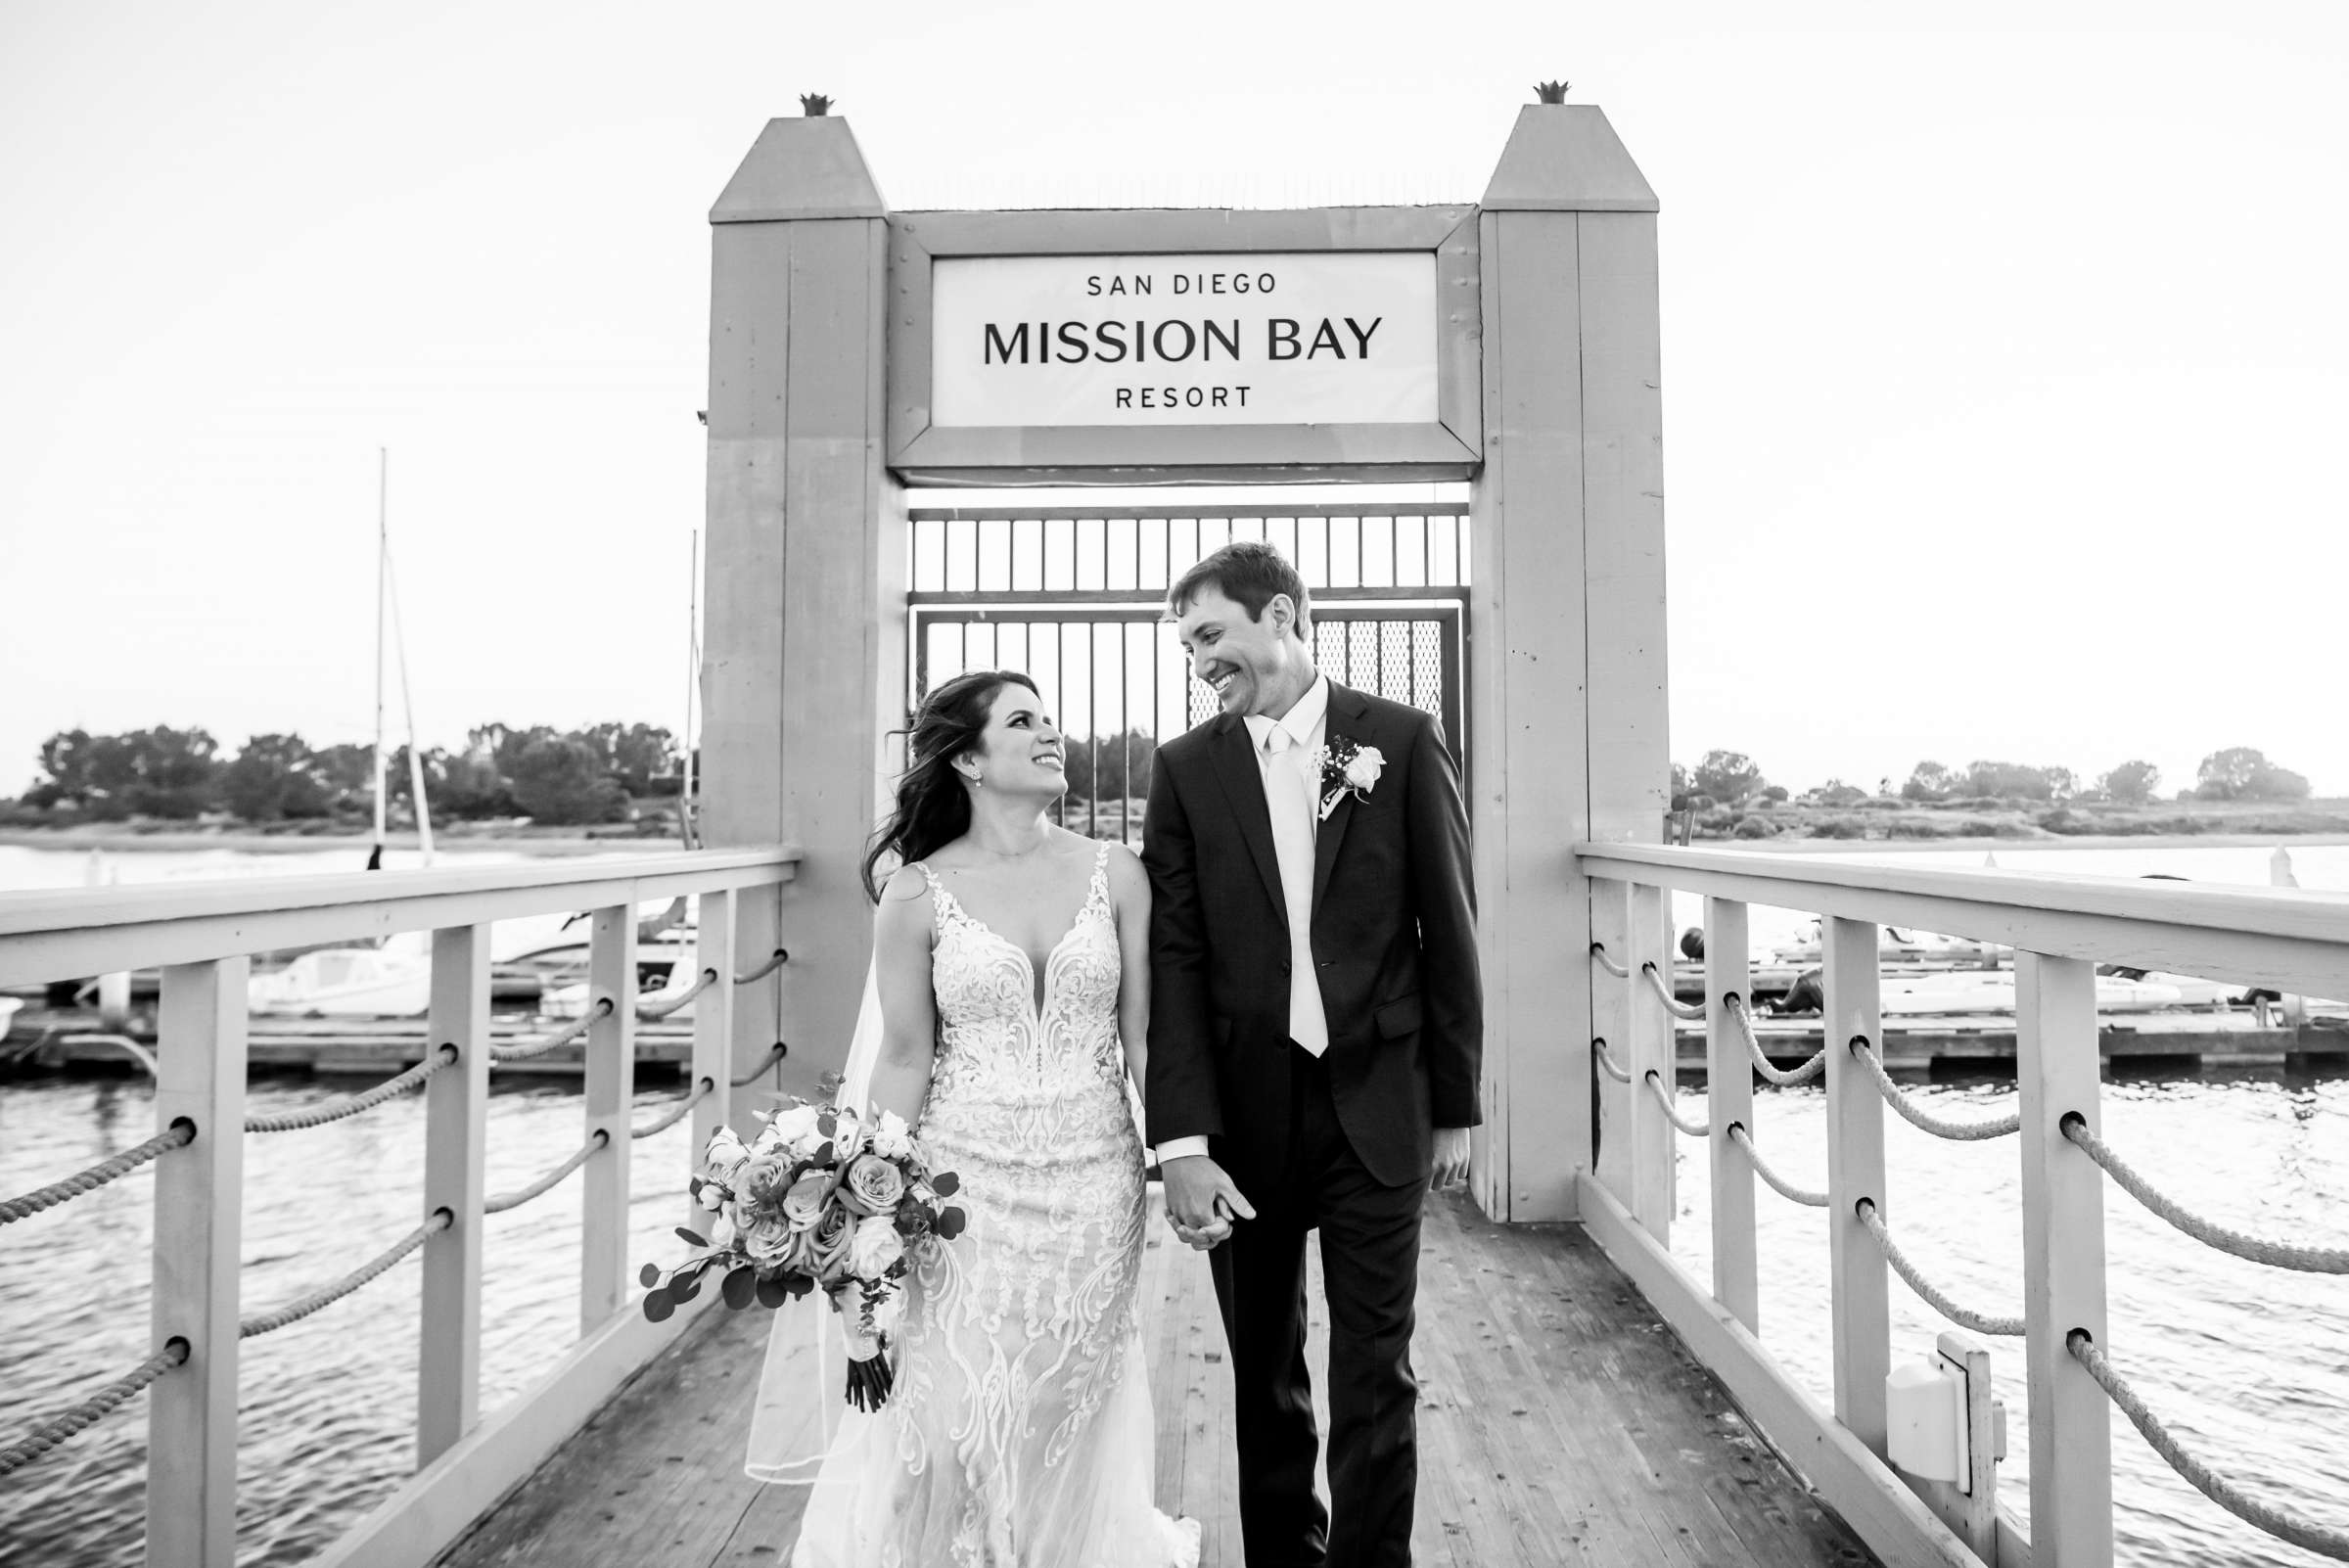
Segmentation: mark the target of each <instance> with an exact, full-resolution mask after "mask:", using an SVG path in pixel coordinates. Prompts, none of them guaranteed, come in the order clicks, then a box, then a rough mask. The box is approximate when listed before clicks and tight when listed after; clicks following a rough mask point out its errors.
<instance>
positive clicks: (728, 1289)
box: [718, 1264, 759, 1312]
mask: <svg viewBox="0 0 2349 1568" xmlns="http://www.w3.org/2000/svg"><path fill="white" fill-rule="evenodd" d="M718 1293H719V1294H720V1295H722V1296H724V1297H725V1299H726V1305H727V1306H728V1307H731V1308H733V1309H734V1310H735V1311H736V1312H740V1311H742V1309H743V1308H745V1307H748V1306H749V1305H750V1304H751V1300H752V1298H753V1297H755V1296H757V1295H758V1294H759V1273H758V1270H757V1269H755V1268H751V1267H750V1266H749V1265H747V1264H746V1265H744V1266H743V1267H742V1268H737V1269H735V1270H734V1271H733V1272H732V1273H729V1274H728V1275H726V1280H725V1283H724V1284H723V1285H721V1286H719V1287H718Z"/></svg>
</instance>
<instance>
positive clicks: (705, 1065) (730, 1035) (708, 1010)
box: [685, 888, 767, 1230]
mask: <svg viewBox="0 0 2349 1568" xmlns="http://www.w3.org/2000/svg"><path fill="white" fill-rule="evenodd" d="M734 904H735V896H734V890H733V889H732V888H726V889H723V890H722V891H720V892H716V893H705V894H703V895H702V896H701V900H700V904H699V906H698V907H697V908H696V910H695V912H694V943H693V956H694V961H695V962H696V963H698V964H699V965H701V967H702V968H703V969H704V970H711V969H714V970H716V971H717V979H716V980H715V981H714V982H713V983H712V985H711V987H710V989H709V990H708V991H705V992H702V993H701V994H700V995H699V996H696V997H695V998H694V999H693V1074H692V1077H690V1078H689V1079H688V1080H687V1081H686V1084H685V1092H687V1093H688V1094H691V1093H693V1092H694V1091H696V1090H698V1089H699V1088H701V1086H702V1085H703V1084H709V1085H710V1092H709V1093H708V1094H706V1095H704V1096H703V1097H702V1101H701V1103H700V1104H699V1105H696V1106H695V1107H694V1108H693V1114H692V1116H691V1117H690V1118H688V1120H687V1123H686V1125H687V1126H688V1127H689V1128H691V1129H692V1130H691V1131H690V1132H689V1133H688V1134H687V1136H686V1140H685V1174H686V1176H689V1177H690V1176H692V1175H693V1173H694V1172H695V1171H698V1170H699V1169H701V1163H702V1150H703V1149H704V1148H705V1147H707V1146H708V1144H709V1142H710V1134H711V1133H713V1132H715V1131H716V1130H718V1129H719V1128H721V1127H724V1126H725V1125H726V1122H727V1119H728V1116H729V1115H730V1113H731V1112H732V1109H733V1090H732V1087H731V1084H732V1081H733V1077H734V1055H733V1041H734V971H735V970H736V969H737V968H738V967H743V966H742V965H741V963H740V955H739V954H738V953H737V952H736V951H735V942H734V933H735V923H734ZM766 958H767V955H766V954H765V953H760V954H759V955H758V956H757V958H756V959H755V960H754V961H753V962H752V963H751V964H750V965H749V966H748V967H751V968H757V967H758V965H759V964H761V963H764V962H765V961H766ZM686 1213H687V1215H688V1219H687V1220H686V1223H687V1224H689V1225H691V1226H692V1227H693V1228H694V1229H696V1230H700V1229H701V1227H702V1226H703V1225H705V1224H707V1223H708V1222H709V1220H710V1217H709V1214H708V1213H707V1212H706V1211H704V1210H701V1209H698V1208H696V1207H694V1206H693V1201H692V1199H691V1198H690V1197H688V1198H687V1199H686Z"/></svg>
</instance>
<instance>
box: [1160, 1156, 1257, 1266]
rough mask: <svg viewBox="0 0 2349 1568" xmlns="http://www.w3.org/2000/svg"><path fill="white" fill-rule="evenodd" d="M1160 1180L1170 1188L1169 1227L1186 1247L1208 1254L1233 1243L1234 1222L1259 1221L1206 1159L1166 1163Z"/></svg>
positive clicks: (1227, 1179) (1185, 1158)
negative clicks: (1215, 1248) (1230, 1241)
mask: <svg viewBox="0 0 2349 1568" xmlns="http://www.w3.org/2000/svg"><path fill="white" fill-rule="evenodd" d="M1159 1176H1160V1177H1161V1179H1163V1180H1164V1181H1165V1182H1166V1187H1167V1223H1168V1224H1170V1225H1172V1226H1173V1227H1174V1234H1175V1236H1176V1238H1177V1239H1179V1240H1180V1241H1181V1242H1182V1244H1183V1245H1184V1246H1186V1247H1190V1248H1193V1249H1195V1250H1197V1251H1199V1252H1206V1251H1208V1250H1209V1249H1210V1248H1213V1247H1216V1246H1219V1245H1221V1243H1222V1242H1224V1241H1227V1240H1229V1239H1230V1237H1231V1226H1232V1222H1233V1221H1235V1220H1253V1219H1255V1218H1256V1209H1255V1207H1254V1206H1253V1205H1252V1204H1250V1203H1249V1201H1248V1200H1247V1199H1246V1198H1245V1197H1243V1196H1242V1195H1241V1193H1240V1189H1239V1188H1238V1187H1236V1186H1234V1185H1233V1184H1232V1180H1231V1177H1230V1176H1225V1175H1224V1174H1223V1168H1222V1167H1221V1166H1220V1165H1218V1164H1216V1162H1215V1161H1214V1159H1212V1158H1211V1157H1209V1156H1207V1155H1204V1154H1186V1155H1182V1156H1179V1157H1177V1158H1175V1159H1173V1160H1167V1161H1164V1162H1162V1164H1161V1166H1160V1169H1159Z"/></svg>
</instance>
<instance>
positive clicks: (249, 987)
mask: <svg viewBox="0 0 2349 1568" xmlns="http://www.w3.org/2000/svg"><path fill="white" fill-rule="evenodd" d="M432 999H433V964H432V959H431V958H430V957H429V956H428V955H424V954H419V953H416V952H414V951H412V950H409V949H405V948H401V947H393V946H385V947H323V948H320V949H318V950H317V951H315V952H305V953H303V954H302V955H301V956H300V957H299V958H297V959H295V960H294V961H293V962H292V963H290V964H288V965H286V967H285V968H283V969H278V970H272V971H271V972H270V973H268V974H265V975H255V976H253V978H252V979H251V980H250V981H248V982H247V983H246V987H245V1001H246V1006H247V1007H248V1008H250V1009H251V1010H252V1011H253V1012H254V1013H257V1014H260V1015H262V1016H263V1017H272V1018H417V1017H421V1016H423V1014H424V1013H425V1011H426V1010H427V1009H428V1008H429V1007H430V1006H431V1005H432Z"/></svg>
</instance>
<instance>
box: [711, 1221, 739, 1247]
mask: <svg viewBox="0 0 2349 1568" xmlns="http://www.w3.org/2000/svg"><path fill="white" fill-rule="evenodd" d="M710 1245H711V1246H712V1247H714V1248H715V1249H716V1250H717V1251H719V1252H723V1251H725V1250H726V1249H727V1248H728V1247H731V1246H733V1245H734V1222H733V1220H732V1219H731V1218H730V1217H728V1216H726V1215H723V1214H721V1215H719V1216H718V1217H717V1218H716V1219H715V1220H714V1221H712V1222H711V1223H710Z"/></svg>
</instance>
